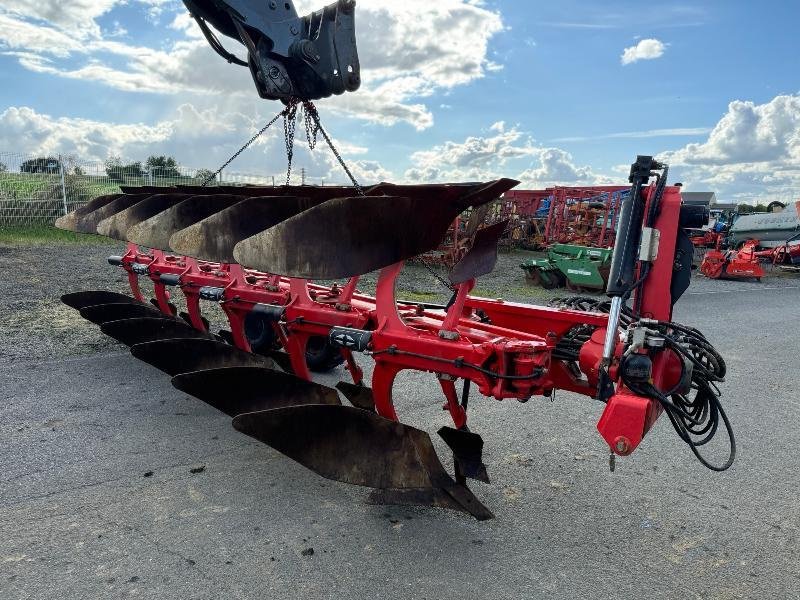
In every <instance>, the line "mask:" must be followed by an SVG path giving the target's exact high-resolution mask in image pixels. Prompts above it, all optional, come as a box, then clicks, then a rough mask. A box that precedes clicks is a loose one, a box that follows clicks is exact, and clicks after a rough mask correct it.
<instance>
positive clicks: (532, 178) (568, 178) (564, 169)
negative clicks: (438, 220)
mask: <svg viewBox="0 0 800 600" xmlns="http://www.w3.org/2000/svg"><path fill="white" fill-rule="evenodd" d="M537 158H538V162H539V164H538V166H535V167H531V168H529V169H526V170H525V171H523V172H522V173H520V174H519V175H518V177H517V179H519V180H520V181H522V187H531V188H546V187H551V186H554V185H570V186H580V185H599V184H603V183H612V182H613V180H611V179H609V178H608V177H605V176H602V175H599V174H597V173H595V172H594V171H592V169H591V168H590V167H585V166H584V167H579V166H577V165H576V164H575V163H574V162H573V158H572V155H571V154H570V153H569V152H566V151H564V150H561V149H560V148H541V149H539V151H538V153H537Z"/></svg>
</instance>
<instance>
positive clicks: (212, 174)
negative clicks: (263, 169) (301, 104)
mask: <svg viewBox="0 0 800 600" xmlns="http://www.w3.org/2000/svg"><path fill="white" fill-rule="evenodd" d="M288 110H289V107H286V108H285V109H283V110H282V111H281V112H279V113H278V114H277V115H275V116H274V117H273V118H272V120H270V122H269V123H267V124H266V125H264V126H263V127H262V128H261V129H260V130H259V131H258V132H257V133H256V134H255V135H254V136H253V137H251V138H250V139H249V140H247V141H246V142H245V144H244V146H242V147H241V148H239V149H238V150H237V151H236V152H234V153H233V156H231V157H230V158H229V159H228V160H226V161H225V163H224V164H223V165H222V166H221V167H220V168H219V169H217V170H216V171H214V172H213V173H211V174H210V175H209V176H208V177H206V178H205V179H204V180H203V183H201V184H200V186H201V187H206V186H207V185H208V184H209V183H211V182H212V181H214V179H216V177H217V175H219V174H220V173H222V169H224V168H225V167H227V166H228V165H229V164H231V163H232V162H233V161H234V160H235V159H236V157H238V156H239V155H240V154H241V153H242V152H244V151H245V150H247V149H248V148H249V147H250V144H252V143H253V142H255V141H256V140H257V139H258V138H259V136H261V134H262V133H264V132H265V131H266V130H267V129H269V128H270V127H271V126H272V125H273V124H274V123H275V121H277V120H278V119H280V118H281V117H282V116H283V117H285V116H286V113H287V111H288Z"/></svg>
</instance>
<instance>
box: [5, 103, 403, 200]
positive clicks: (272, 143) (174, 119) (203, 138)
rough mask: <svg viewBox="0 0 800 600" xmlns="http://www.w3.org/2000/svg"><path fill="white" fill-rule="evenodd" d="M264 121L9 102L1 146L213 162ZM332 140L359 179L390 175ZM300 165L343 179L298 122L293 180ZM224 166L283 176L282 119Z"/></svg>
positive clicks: (91, 157) (192, 111)
mask: <svg viewBox="0 0 800 600" xmlns="http://www.w3.org/2000/svg"><path fill="white" fill-rule="evenodd" d="M263 122H264V121H263V119H262V118H261V117H258V116H256V117H252V118H251V117H248V116H246V115H244V114H242V113H239V112H235V111H223V110H220V109H219V107H210V108H208V109H205V110H201V109H199V108H197V107H196V106H194V105H192V104H182V105H180V106H179V107H178V108H177V109H176V110H175V111H174V112H173V113H172V114H171V115H170V116H169V118H166V119H164V120H162V121H159V122H156V123H154V124H145V123H109V122H103V121H95V120H91V119H76V118H66V117H52V116H50V115H47V114H43V113H40V112H37V111H35V110H34V109H32V108H29V107H24V106H23V107H11V108H8V109H6V110H5V111H3V112H2V113H0V148H16V149H20V150H22V149H24V151H25V152H26V153H29V154H33V155H54V154H64V155H75V156H77V157H79V158H80V161H81V162H84V161H96V162H97V163H100V162H102V161H103V160H104V159H105V158H107V157H108V156H110V155H117V156H122V157H123V158H125V159H130V160H142V159H143V158H144V157H146V156H148V155H151V154H157V155H161V154H166V155H170V156H176V157H178V158H179V159H180V161H181V163H182V164H184V165H187V166H188V167H191V168H210V169H216V168H217V167H218V166H219V165H221V164H222V163H223V162H224V161H225V160H227V159H228V157H230V156H231V155H232V154H233V153H234V152H235V151H236V150H238V149H239V148H240V147H241V144H242V140H244V139H247V138H249V137H250V136H251V135H252V134H253V133H255V132H256V131H258V129H260V128H261V126H262V124H263ZM334 143H335V145H336V146H337V148H338V149H339V151H340V152H341V154H342V155H343V156H344V157H345V160H346V161H347V164H348V166H349V168H350V170H351V171H352V172H353V173H354V175H355V176H356V178H357V179H358V180H359V181H360V182H362V183H365V184H368V183H375V182H378V181H381V180H393V179H395V177H394V176H393V175H392V173H391V172H390V171H388V170H387V169H386V168H385V167H384V166H383V165H381V164H380V163H379V162H377V161H374V160H370V159H367V158H364V155H368V152H369V151H368V148H365V147H363V146H358V145H354V144H350V143H347V142H345V141H340V140H337V139H334ZM98 168H99V167H98ZM301 168H303V169H305V172H306V176H307V178H308V180H309V181H313V182H316V183H318V182H319V181H320V180H322V179H324V180H325V181H326V182H328V183H345V182H348V180H347V176H346V175H345V173H344V172H343V170H342V168H341V166H340V165H339V163H338V162H337V161H336V159H335V157H334V156H333V155H332V154H331V152H330V150H329V149H328V148H327V146H326V145H325V143H324V141H323V140H322V138H321V136H320V138H319V140H318V146H317V149H316V150H314V151H310V150H309V148H308V143H307V142H306V140H305V135H304V132H303V130H302V129H301V128H300V127H298V131H297V135H296V139H295V157H294V175H295V180H293V181H295V182H296V178H299V176H300V170H301ZM225 172H226V174H228V177H231V176H232V174H233V173H237V172H245V173H250V174H252V173H261V180H262V181H264V180H266V181H269V180H270V178H271V177H272V176H274V177H275V180H276V181H277V182H281V181H283V178H284V177H285V173H286V148H285V144H284V136H283V128H282V127H281V123H280V122H278V123H276V124H275V125H274V126H273V128H272V129H270V130H268V131H267V132H265V133H264V135H262V136H261V137H260V138H259V139H258V140H257V141H256V142H255V143H254V144H253V146H252V147H251V148H250V149H249V150H248V151H247V152H245V154H244V155H243V156H242V157H241V158H240V159H238V160H237V161H236V162H234V163H233V164H232V165H231V167H230V168H229V169H226V171H225Z"/></svg>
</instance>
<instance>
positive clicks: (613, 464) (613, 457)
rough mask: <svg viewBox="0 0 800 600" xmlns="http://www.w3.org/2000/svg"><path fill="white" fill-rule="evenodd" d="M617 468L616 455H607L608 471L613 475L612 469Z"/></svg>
mask: <svg viewBox="0 0 800 600" xmlns="http://www.w3.org/2000/svg"><path fill="white" fill-rule="evenodd" d="M616 466H617V455H616V454H614V453H613V452H611V453H610V454H609V455H608V470H609V471H610V472H611V473H613V472H614V468H615V467H616Z"/></svg>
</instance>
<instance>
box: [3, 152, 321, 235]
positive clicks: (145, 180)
mask: <svg viewBox="0 0 800 600" xmlns="http://www.w3.org/2000/svg"><path fill="white" fill-rule="evenodd" d="M212 174H213V172H212V171H210V170H208V169H190V168H186V167H183V166H180V165H172V164H168V165H167V166H163V167H147V166H144V165H142V163H139V162H124V161H120V160H118V159H116V160H110V161H105V162H96V161H86V160H81V159H79V158H77V157H75V156H71V155H70V156H62V155H53V156H46V155H45V156H42V155H27V154H20V153H13V152H0V227H2V226H15V225H52V224H53V223H54V222H55V220H56V219H57V218H58V217H60V216H62V215H65V214H66V213H68V212H71V211H73V210H75V209H76V208H78V207H79V206H82V205H84V204H86V203H87V202H89V201H90V200H92V199H94V198H97V197H98V196H103V195H106V194H115V193H119V192H120V186H141V185H147V186H157V187H170V186H175V185H201V184H202V183H203V182H204V181H205V180H206V178H207V177H209V176H210V175H212ZM276 181H277V185H281V184H283V183H285V176H283V177H280V176H274V177H273V176H258V175H248V174H243V173H229V172H223V173H220V175H219V176H218V177H215V178H214V179H213V180H212V181H211V182H209V185H272V186H275V185H276ZM292 183H293V184H295V183H296V184H300V183H308V184H311V183H318V184H321V185H324V183H325V182H324V181H310V180H308V179H307V178H306V177H305V172H304V170H303V169H299V170H298V172H297V173H295V174H294V176H293V178H292Z"/></svg>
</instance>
